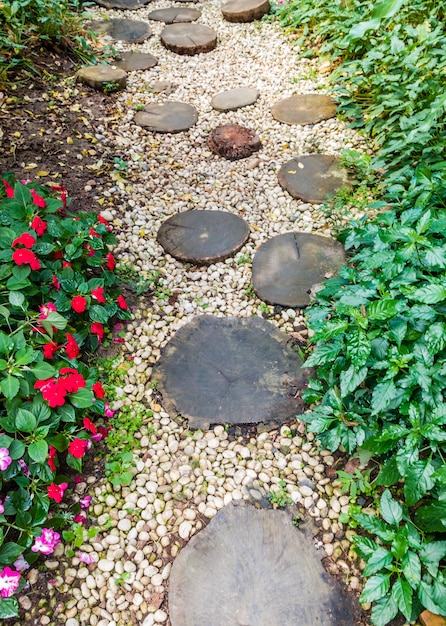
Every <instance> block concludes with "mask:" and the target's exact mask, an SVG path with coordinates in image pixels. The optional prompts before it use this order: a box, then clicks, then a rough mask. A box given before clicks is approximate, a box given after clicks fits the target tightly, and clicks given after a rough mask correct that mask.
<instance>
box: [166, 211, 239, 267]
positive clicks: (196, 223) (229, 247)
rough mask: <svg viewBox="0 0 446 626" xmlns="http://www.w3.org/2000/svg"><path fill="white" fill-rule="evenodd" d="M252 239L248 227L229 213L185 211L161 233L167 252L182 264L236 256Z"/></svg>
mask: <svg viewBox="0 0 446 626" xmlns="http://www.w3.org/2000/svg"><path fill="white" fill-rule="evenodd" d="M248 237H249V226H248V224H247V223H246V222H245V220H243V219H242V218H241V217H238V215H234V214H233V213H227V212H226V211H186V212H185V213H179V214H178V215H173V216H172V217H170V218H169V219H168V220H166V221H165V222H164V224H163V225H162V226H161V228H160V229H159V231H158V235H157V238H158V241H159V243H160V244H161V246H162V247H163V248H164V250H165V251H166V252H167V253H168V254H170V255H172V256H173V257H175V258H176V259H179V260H180V261H185V262H191V263H194V264H202V263H203V264H209V263H217V262H218V261H223V259H226V258H227V257H228V256H231V255H232V254H235V253H236V252H238V250H240V248H241V247H242V246H243V245H244V243H245V242H246V240H247V239H248Z"/></svg>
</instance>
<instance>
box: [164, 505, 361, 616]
mask: <svg viewBox="0 0 446 626" xmlns="http://www.w3.org/2000/svg"><path fill="white" fill-rule="evenodd" d="M302 526H303V527H302ZM321 552H322V551H321ZM321 556H322V555H320V554H318V553H317V552H316V549H315V546H314V539H313V536H312V533H311V532H310V528H309V527H305V525H304V524H301V526H300V527H299V528H296V527H295V526H293V523H292V519H291V515H290V513H289V512H288V511H285V510H273V509H258V508H255V507H254V506H253V505H252V504H248V503H245V502H237V503H230V504H228V505H227V506H225V507H224V508H223V509H222V510H221V511H219V512H218V513H217V515H216V516H215V517H214V518H213V519H212V520H211V521H210V522H209V524H208V525H207V526H206V527H205V528H204V529H203V530H201V531H200V532H199V533H197V534H196V535H194V536H193V537H192V539H191V540H190V541H189V543H188V544H187V545H186V546H185V547H184V548H183V549H182V551H181V552H180V554H179V555H178V556H177V557H176V559H175V561H174V562H173V566H172V572H171V575H170V584H169V617H170V621H171V624H172V626H223V625H224V626H316V625H317V626H353V625H354V624H357V623H359V622H358V619H357V615H359V612H360V609H359V605H358V603H357V601H356V600H355V599H353V594H352V597H350V596H349V597H347V595H346V593H345V592H344V591H343V590H341V588H340V586H339V585H338V583H337V582H336V580H335V579H333V578H331V577H330V575H329V574H328V573H327V572H326V571H325V570H324V567H323V565H322V563H321ZM355 614H356V615H355Z"/></svg>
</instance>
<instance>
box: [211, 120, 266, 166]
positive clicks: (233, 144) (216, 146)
mask: <svg viewBox="0 0 446 626" xmlns="http://www.w3.org/2000/svg"><path fill="white" fill-rule="evenodd" d="M207 143H208V147H209V149H210V150H211V151H212V152H214V154H218V155H220V156H222V157H224V158H225V159H228V160H229V161H236V160H238V159H245V158H246V157H249V156H251V154H253V153H254V152H257V151H258V150H260V148H261V147H262V143H261V141H260V138H259V136H258V135H256V133H255V132H254V131H253V130H250V129H249V128H245V126H240V124H223V126H217V128H216V129H215V130H213V131H212V132H211V134H210V135H209V137H208V141H207Z"/></svg>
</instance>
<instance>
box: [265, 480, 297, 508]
mask: <svg viewBox="0 0 446 626" xmlns="http://www.w3.org/2000/svg"><path fill="white" fill-rule="evenodd" d="M277 484H278V486H279V489H278V490H277V491H274V492H273V491H272V492H270V493H269V494H268V495H267V498H268V500H269V501H270V502H271V504H272V505H277V507H279V508H280V509H283V508H284V507H286V506H287V504H291V503H292V499H291V498H290V496H289V494H288V491H287V490H286V482H285V481H284V480H279V482H278V483H277Z"/></svg>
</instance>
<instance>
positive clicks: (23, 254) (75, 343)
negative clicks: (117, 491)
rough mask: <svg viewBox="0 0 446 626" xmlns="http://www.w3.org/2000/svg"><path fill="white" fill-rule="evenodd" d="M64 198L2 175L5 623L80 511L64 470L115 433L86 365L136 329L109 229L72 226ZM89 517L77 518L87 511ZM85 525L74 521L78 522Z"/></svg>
mask: <svg viewBox="0 0 446 626" xmlns="http://www.w3.org/2000/svg"><path fill="white" fill-rule="evenodd" d="M68 204H69V200H68V199H67V197H66V191H65V189H64V188H63V187H56V188H52V189H48V188H46V187H42V186H39V185H35V184H32V183H30V182H27V181H22V182H17V183H15V182H14V180H13V178H12V177H11V176H9V175H5V176H4V180H3V185H2V189H1V191H0V225H1V226H0V285H1V289H0V428H1V429H2V432H1V433H0V496H1V500H0V565H1V566H3V570H2V571H1V572H0V595H1V598H0V618H5V617H9V616H14V615H16V614H17V610H18V606H17V601H16V598H15V597H14V593H15V591H16V590H17V589H18V590H20V589H22V588H23V586H24V581H23V580H22V579H21V576H20V571H21V570H22V569H26V568H27V567H29V565H30V564H32V563H33V562H35V560H36V559H37V558H38V557H39V555H40V554H51V553H52V551H53V550H54V547H55V546H56V545H57V543H59V541H60V535H59V533H58V532H57V529H59V528H60V527H61V526H63V524H64V523H66V521H67V520H72V519H73V518H74V513H75V512H76V507H75V508H74V509H73V510H72V511H71V512H69V511H65V512H62V513H58V512H57V511H56V510H54V509H53V506H52V505H53V503H54V502H55V503H60V502H61V501H62V500H63V498H64V492H65V490H66V489H67V487H68V478H67V477H66V476H64V475H63V473H60V469H59V468H63V467H64V466H65V467H66V466H68V467H71V468H73V469H74V470H76V471H80V470H81V468H82V459H83V457H84V456H85V454H86V452H87V451H88V450H89V448H90V447H91V445H92V440H93V441H94V440H99V439H101V438H102V437H103V436H105V434H106V432H107V428H106V427H105V426H103V425H100V424H97V423H95V422H96V421H97V419H98V418H99V419H100V418H101V417H103V416H104V408H105V404H104V396H105V390H104V388H103V386H102V384H101V383H100V381H99V380H98V371H97V369H96V368H94V367H88V368H87V367H86V366H85V365H84V364H82V363H81V362H79V358H80V357H81V356H82V352H83V351H88V350H94V349H95V348H97V346H98V345H99V343H101V341H102V338H103V336H104V333H105V331H106V327H107V325H108V324H109V323H110V321H111V319H112V318H114V317H118V318H121V319H127V318H128V317H129V311H128V307H127V303H126V302H125V300H124V298H123V297H122V296H121V295H119V290H118V285H117V278H116V276H115V274H114V272H113V270H114V266H115V261H114V258H113V256H112V254H111V253H110V252H109V251H108V245H109V244H111V243H113V241H114V238H113V235H112V234H111V233H110V232H109V226H108V224H107V223H106V222H105V220H103V219H102V218H101V217H98V216H97V215H96V214H94V213H83V214H76V215H71V214H69V212H68V209H67V207H68ZM78 508H79V507H78ZM74 519H76V518H74Z"/></svg>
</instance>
